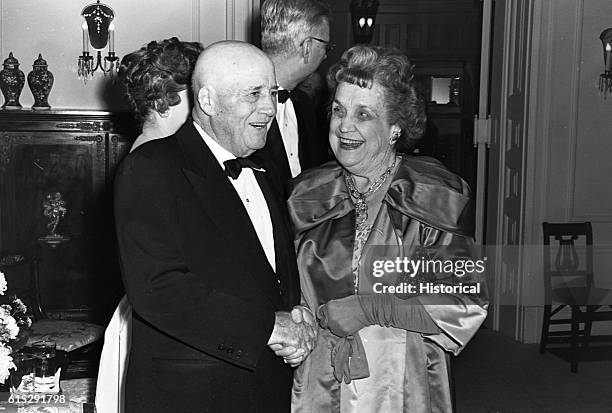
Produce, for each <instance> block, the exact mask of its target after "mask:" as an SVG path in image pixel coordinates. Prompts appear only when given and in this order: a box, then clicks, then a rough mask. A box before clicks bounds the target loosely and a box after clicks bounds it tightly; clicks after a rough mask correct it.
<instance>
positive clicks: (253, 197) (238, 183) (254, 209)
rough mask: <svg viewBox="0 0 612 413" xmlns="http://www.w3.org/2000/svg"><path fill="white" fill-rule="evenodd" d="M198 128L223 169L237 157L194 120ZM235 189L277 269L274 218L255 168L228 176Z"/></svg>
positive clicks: (260, 240) (270, 260)
mask: <svg viewBox="0 0 612 413" xmlns="http://www.w3.org/2000/svg"><path fill="white" fill-rule="evenodd" d="M193 124H194V126H195V128H196V130H197V131H198V132H199V133H200V135H201V136H202V139H203V140H204V143H206V145H207V146H208V148H209V149H210V150H211V152H212V153H213V155H214V156H215V158H216V159H217V162H219V165H220V166H221V169H225V167H224V166H223V162H225V161H227V160H230V159H236V157H235V156H234V155H233V154H232V153H231V152H229V151H228V150H227V149H225V148H224V147H222V146H221V145H219V144H218V143H217V142H216V141H215V140H214V139H213V138H211V137H210V136H209V135H208V134H207V133H206V132H204V130H203V129H202V128H201V127H200V125H198V124H197V123H195V122H193ZM227 179H229V181H230V182H231V184H232V185H233V186H234V189H235V190H236V192H237V193H238V196H239V197H240V200H241V201H242V204H243V205H244V208H245V209H246V211H247V213H248V214H249V218H250V219H251V222H252V223H253V227H255V232H256V233H257V237H258V238H259V242H260V244H261V246H262V247H263V250H264V253H265V254H266V258H267V259H268V262H269V263H270V265H271V266H272V269H273V270H274V271H276V255H275V253H274V232H273V229H272V219H271V218H270V210H269V209H268V204H267V203H266V198H265V197H264V194H263V192H261V188H260V187H259V183H258V182H257V179H256V178H255V174H254V173H253V170H252V169H250V168H244V169H243V170H242V172H241V173H240V176H239V177H238V179H232V178H230V177H229V176H228V177H227Z"/></svg>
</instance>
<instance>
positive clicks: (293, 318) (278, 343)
mask: <svg viewBox="0 0 612 413" xmlns="http://www.w3.org/2000/svg"><path fill="white" fill-rule="evenodd" d="M316 342H317V322H316V320H315V318H314V316H313V315H312V313H311V312H310V310H309V309H308V308H306V307H304V306H301V305H297V306H295V307H293V310H291V312H287V311H279V312H277V313H276V320H275V322H274V330H273V331H272V335H271V336H270V339H269V340H268V347H270V348H271V349H272V351H274V354H276V355H277V356H279V357H282V358H283V359H284V360H285V363H287V364H289V365H290V366H291V367H297V366H299V365H300V364H301V363H302V362H303V361H304V360H305V359H306V357H308V355H309V354H310V352H311V351H312V349H313V348H314V346H315V344H316Z"/></svg>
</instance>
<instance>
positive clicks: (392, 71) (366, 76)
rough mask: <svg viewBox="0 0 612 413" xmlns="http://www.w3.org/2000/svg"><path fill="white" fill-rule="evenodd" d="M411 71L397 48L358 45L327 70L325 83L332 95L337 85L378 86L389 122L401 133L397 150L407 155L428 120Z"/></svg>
mask: <svg viewBox="0 0 612 413" xmlns="http://www.w3.org/2000/svg"><path fill="white" fill-rule="evenodd" d="M412 68H413V65H412V64H411V63H410V61H409V60H408V57H407V56H406V55H405V54H404V53H403V52H401V51H400V50H398V49H395V48H386V47H378V46H366V45H357V46H353V47H351V48H350V49H348V50H347V51H345V52H344V53H343V54H342V57H341V58H340V61H339V62H338V63H336V64H335V65H333V66H332V67H331V68H330V69H329V71H328V73H327V83H328V85H329V89H330V91H332V96H333V94H334V93H335V90H336V87H337V86H338V84H339V83H340V82H346V83H350V84H353V85H356V86H359V87H361V88H372V86H373V85H374V83H377V84H378V85H380V86H381V87H382V88H383V90H384V100H385V108H386V110H387V117H388V120H389V123H391V124H396V123H397V124H398V125H399V127H400V128H401V130H402V133H401V136H400V139H399V140H398V150H400V151H404V152H408V151H410V150H412V148H413V147H414V145H415V144H416V142H417V141H418V140H419V139H420V138H421V136H422V135H423V132H424V131H425V123H426V121H427V117H426V115H425V101H424V100H423V99H422V97H421V96H419V95H418V93H417V91H416V89H415V86H414V83H413V78H414V73H413V71H412Z"/></svg>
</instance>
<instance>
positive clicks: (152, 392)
mask: <svg viewBox="0 0 612 413" xmlns="http://www.w3.org/2000/svg"><path fill="white" fill-rule="evenodd" d="M277 89H278V88H277V84H276V78H275V73H274V67H273V64H272V62H271V61H270V59H269V58H268V57H266V55H265V54H264V53H263V52H261V51H260V50H259V49H257V48H255V47H254V46H251V45H249V44H246V43H241V42H230V41H225V42H219V43H216V44H213V45H211V46H209V47H208V48H207V49H206V50H205V51H204V52H203V53H202V54H201V55H200V57H199V59H198V61H197V63H196V67H195V70H194V74H193V96H194V98H195V105H194V109H193V112H192V117H193V118H192V119H188V120H187V122H186V123H185V125H183V127H182V128H181V129H179V131H178V132H177V133H176V134H174V135H172V136H170V137H168V138H165V139H160V140H156V141H151V142H148V143H146V144H144V145H142V146H140V147H139V148H138V149H136V150H135V151H134V152H132V153H131V154H130V155H128V156H127V157H126V158H125V160H124V161H123V163H122V165H121V167H120V168H119V171H118V173H117V176H116V180H115V215H116V222H117V233H118V240H119V250H120V256H121V264H122V268H123V279H124V284H125V287H126V293H127V297H128V300H129V301H130V303H131V305H132V306H133V327H132V347H131V352H130V361H129V365H128V373H127V384H126V411H127V412H147V413H151V412H215V413H219V412H266V413H271V412H287V411H289V404H290V393H291V391H290V390H291V383H292V369H291V367H292V366H296V365H298V364H299V363H300V362H301V361H302V360H303V359H304V357H305V356H306V355H307V353H308V352H309V351H310V350H311V349H312V346H313V343H314V339H315V335H316V333H315V329H314V321H313V319H312V318H311V317H310V315H309V314H308V313H306V312H305V310H303V309H301V308H300V307H299V306H297V304H299V298H300V291H299V281H298V276H297V269H296V263H295V256H294V251H293V247H292V245H293V243H292V237H291V234H290V229H289V225H288V222H287V215H286V211H285V206H284V203H283V202H282V201H281V200H280V199H278V198H276V195H275V192H274V191H273V190H272V189H271V188H270V185H269V183H268V180H267V177H266V172H265V171H263V170H262V169H261V168H259V167H258V166H257V165H254V164H252V163H251V162H250V161H248V160H247V161H245V160H244V158H246V157H247V156H248V155H250V154H251V153H253V152H254V151H255V150H257V149H259V148H261V147H263V146H264V144H265V142H266V132H267V127H268V125H269V124H270V122H271V121H272V119H273V118H274V116H275V113H276V94H277ZM274 351H276V354H275V352H274Z"/></svg>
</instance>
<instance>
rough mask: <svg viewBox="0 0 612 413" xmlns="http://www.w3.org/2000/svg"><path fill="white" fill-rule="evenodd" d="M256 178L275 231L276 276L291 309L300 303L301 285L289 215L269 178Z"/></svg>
mask: <svg viewBox="0 0 612 413" xmlns="http://www.w3.org/2000/svg"><path fill="white" fill-rule="evenodd" d="M255 178H256V179H257V182H258V183H259V187H260V188H261V191H262V192H263V194H264V197H265V198H266V203H267V204H268V210H269V211H270V218H271V220H272V227H273V229H274V255H275V258H276V276H277V277H278V280H279V281H280V289H281V293H282V296H283V301H284V302H285V304H286V305H287V306H288V307H289V308H290V307H292V306H293V305H295V304H296V303H297V302H299V297H300V285H299V277H298V273H297V263H296V257H295V249H294V247H293V235H292V232H291V227H290V225H289V220H288V213H287V209H286V207H285V204H284V201H283V200H281V199H280V198H279V196H278V193H277V192H275V191H274V190H273V188H272V187H271V186H270V182H269V176H268V174H267V173H264V172H257V171H256V172H255Z"/></svg>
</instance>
